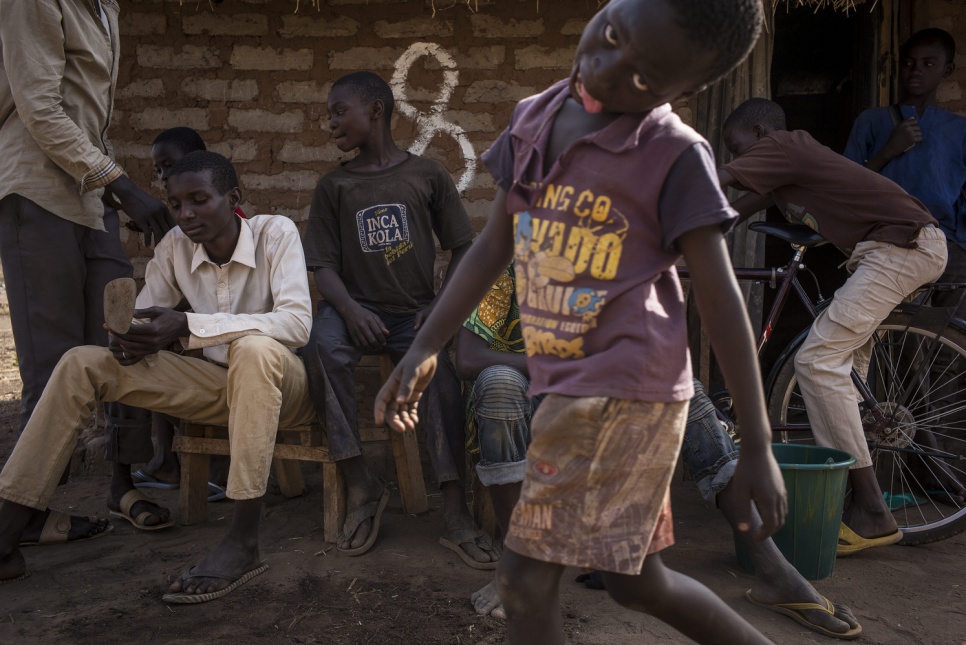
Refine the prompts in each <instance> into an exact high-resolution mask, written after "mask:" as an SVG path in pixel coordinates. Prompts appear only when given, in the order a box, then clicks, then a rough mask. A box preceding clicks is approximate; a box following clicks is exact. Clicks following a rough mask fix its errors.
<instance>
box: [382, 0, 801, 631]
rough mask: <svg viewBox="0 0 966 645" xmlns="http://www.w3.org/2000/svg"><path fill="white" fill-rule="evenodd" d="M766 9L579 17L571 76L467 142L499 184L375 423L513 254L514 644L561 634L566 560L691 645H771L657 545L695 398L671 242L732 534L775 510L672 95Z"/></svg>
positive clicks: (763, 444) (644, 1) (715, 237)
mask: <svg viewBox="0 0 966 645" xmlns="http://www.w3.org/2000/svg"><path fill="white" fill-rule="evenodd" d="M761 19H762V17H761V3H760V2H758V1H757V0H728V1H724V2H716V3H713V10H709V5H708V3H706V2H698V1H697V0H688V1H678V0H675V1H671V0H615V1H613V2H611V3H609V4H607V5H606V6H605V7H604V8H603V9H602V10H601V11H600V12H599V13H598V14H597V15H596V16H595V17H594V18H593V19H592V20H591V21H590V23H588V25H587V26H586V28H585V29H584V32H583V35H582V37H581V41H580V45H579V47H578V50H577V58H576V61H575V63H574V68H573V72H572V73H571V76H570V78H569V79H568V80H565V81H562V82H560V83H558V84H556V85H554V86H552V87H551V88H549V89H548V90H546V91H545V92H543V93H542V94H540V95H537V96H535V97H532V98H529V99H526V100H525V101H522V102H521V103H520V104H519V105H518V106H517V108H516V110H515V112H514V114H513V117H512V120H511V123H510V127H509V129H508V130H507V131H506V132H504V133H503V134H502V135H501V136H500V138H498V139H497V141H496V142H495V143H494V145H493V147H492V148H491V149H490V150H489V151H488V152H487V153H486V154H485V155H484V158H483V159H484V162H485V163H486V165H487V167H488V168H489V170H490V172H491V173H492V174H493V175H494V177H495V178H496V181H497V184H498V186H499V187H500V188H499V190H498V192H497V195H496V199H495V202H494V207H493V211H492V214H491V216H490V220H489V221H488V222H487V225H486V227H485V229H484V230H483V232H482V234H481V236H480V239H479V240H478V242H477V243H476V244H474V245H473V248H472V249H471V250H470V251H469V253H468V254H467V258H466V260H465V262H464V263H463V265H462V266H461V267H460V268H459V269H458V270H457V273H456V276H454V278H453V282H454V285H453V288H449V289H447V290H446V291H445V292H444V293H443V294H442V296H441V298H440V301H439V303H438V304H437V306H436V308H435V309H434V311H433V313H432V315H431V316H430V318H429V320H428V321H427V322H426V323H425V324H424V326H423V329H421V330H420V332H419V334H418V335H417V337H416V340H415V341H414V342H413V345H412V348H411V349H410V351H409V352H408V353H407V354H406V356H405V358H404V359H403V360H402V361H401V362H400V364H399V365H398V366H397V368H396V370H395V371H394V372H393V375H392V376H391V377H390V379H389V380H388V382H387V383H386V385H385V386H384V387H383V389H382V390H381V391H380V393H379V395H378V397H377V399H376V421H377V422H381V421H383V420H387V421H388V422H389V424H390V426H391V427H392V428H394V429H395V430H397V431H402V430H411V429H412V427H413V426H414V423H415V422H416V420H417V418H418V414H417V409H416V405H417V403H418V399H419V396H420V393H421V392H422V390H423V389H424V388H425V386H426V383H427V382H428V381H429V379H430V378H431V376H432V374H433V371H434V369H435V363H436V358H435V357H436V353H437V351H438V350H439V348H440V347H441V346H442V344H443V343H444V342H445V341H446V339H447V338H449V337H450V336H451V335H452V334H453V333H454V332H455V331H456V329H457V328H458V327H459V325H460V324H461V323H462V322H463V320H465V318H466V316H467V315H468V314H469V313H470V312H471V311H472V309H473V307H474V306H476V304H477V303H479V302H480V300H481V299H482V297H483V295H484V294H485V293H486V291H487V290H488V289H489V288H490V285H492V284H493V282H494V281H495V280H496V278H497V276H498V275H499V274H500V272H501V271H503V269H504V268H505V267H506V265H507V264H508V263H509V262H510V260H511V259H513V258H514V257H515V261H516V280H517V292H518V294H519V298H518V300H519V305H520V310H521V320H522V321H523V325H524V339H525V342H526V347H527V361H528V367H529V372H530V392H531V394H545V395H546V396H545V398H544V399H543V401H542V403H541V404H540V407H539V409H538V410H537V413H536V415H535V416H534V418H533V421H532V427H531V432H532V442H531V444H530V447H529V450H528V452H527V461H526V472H525V475H524V482H523V489H522V491H521V496H520V501H519V503H518V504H517V505H516V508H515V509H514V511H513V515H512V518H511V526H510V530H509V532H508V535H507V538H506V542H505V546H506V550H505V551H504V553H503V557H502V559H501V561H500V565H499V568H498V582H499V588H500V597H501V598H502V600H503V603H504V607H505V609H506V614H507V633H508V637H509V640H510V641H511V642H513V643H537V642H539V643H560V642H563V631H562V626H561V617H560V609H559V598H558V586H559V581H560V576H561V574H562V573H563V570H564V568H565V567H566V566H568V565H569V566H577V567H588V568H596V569H601V570H603V571H604V572H605V573H604V576H605V581H606V585H607V591H608V593H610V595H611V596H612V597H613V598H614V599H615V600H616V601H617V602H619V603H621V604H622V605H624V606H626V607H629V608H632V609H635V610H637V611H644V612H647V613H650V614H653V615H654V616H656V617H658V618H660V619H661V620H663V621H665V622H667V623H668V624H670V625H671V626H673V627H675V628H676V629H678V630H680V631H681V632H683V633H684V634H686V635H687V636H689V637H691V638H693V639H694V640H697V641H699V642H706V643H712V642H713V643H722V642H735V643H739V642H740V643H763V642H768V641H767V639H765V638H764V637H763V636H762V635H761V634H760V633H759V632H757V631H756V630H755V629H754V628H753V627H752V626H751V625H749V624H748V623H747V622H745V621H744V620H743V619H742V618H740V617H739V616H738V615H737V614H736V613H735V612H734V611H732V610H731V609H730V608H729V607H728V606H727V605H725V604H724V603H723V602H722V601H721V600H720V599H718V598H717V597H716V596H715V595H714V594H713V593H711V592H710V591H709V590H708V589H707V588H705V587H704V586H703V585H701V584H700V583H698V582H696V581H694V580H692V579H690V578H688V577H686V576H683V575H681V574H678V573H675V572H673V571H670V570H668V569H666V568H665V567H664V565H663V564H662V562H661V558H660V556H659V555H658V551H660V550H661V549H663V548H665V547H667V546H669V545H670V544H671V543H672V542H673V531H672V525H671V517H670V507H669V503H668V486H669V483H670V480H671V476H672V473H673V470H674V467H675V462H676V460H677V457H678V452H679V449H680V446H681V436H682V434H683V431H684V424H685V419H686V417H687V401H688V399H689V398H690V397H691V395H692V393H693V390H692V383H691V370H690V360H689V357H688V351H687V339H686V333H685V321H684V303H683V298H682V294H681V289H680V285H679V283H678V280H677V275H676V272H675V269H674V263H675V261H676V260H677V259H678V258H679V257H680V256H681V255H683V256H684V258H685V260H686V261H687V263H688V266H689V268H690V270H691V274H692V276H693V283H694V290H695V297H696V301H697V303H698V307H699V309H700V311H701V312H702V320H704V321H707V330H708V333H709V335H710V337H711V341H712V344H713V346H714V348H715V352H716V354H717V355H718V357H719V359H720V361H721V363H722V366H723V369H724V371H725V377H726V379H727V381H728V383H729V385H730V386H731V387H732V388H736V390H737V392H736V393H735V394H736V398H735V404H736V407H737V409H738V411H739V414H740V415H741V422H742V434H743V439H742V441H743V444H742V450H741V458H740V460H739V464H738V466H737V468H736V470H735V474H734V478H733V480H732V485H733V486H735V487H736V491H737V492H738V497H739V499H742V500H745V505H744V508H743V509H741V511H740V512H739V515H740V519H739V528H740V529H741V530H748V527H749V516H750V511H751V503H750V502H751V500H755V502H756V503H757V504H758V508H759V510H760V511H761V515H762V519H763V523H762V526H761V528H760V529H759V531H758V538H759V539H762V538H764V537H766V536H768V535H770V534H771V533H773V532H774V531H775V530H776V529H777V528H778V527H779V526H780V525H781V523H782V520H783V519H784V514H785V496H784V490H783V485H782V481H781V475H780V474H779V470H778V466H777V464H776V463H775V460H774V458H773V457H772V455H771V450H770V445H769V444H770V431H769V427H768V420H767V415H766V412H765V405H764V400H763V397H762V391H761V380H760V375H759V373H758V365H757V361H756V358H755V353H754V343H753V339H752V333H751V326H750V324H749V322H748V317H747V315H746V314H745V310H744V303H743V300H742V298H741V295H740V292H739V290H738V288H737V283H736V281H735V279H734V275H733V272H732V268H731V264H730V262H729V260H728V255H727V252H726V249H725V245H724V238H723V234H722V231H723V230H726V229H727V228H728V227H730V225H731V224H732V222H733V221H734V219H735V214H734V212H733V211H732V210H731V209H730V208H729V206H728V204H727V201H726V200H725V198H724V196H723V195H722V194H721V191H720V189H719V188H718V186H717V182H716V181H715V177H714V168H713V166H714V161H713V158H712V155H711V151H710V148H709V146H708V145H707V143H706V142H705V141H704V140H703V139H702V138H701V137H700V136H699V135H697V134H696V133H695V132H694V131H693V130H691V129H690V128H688V127H687V126H685V125H683V124H682V123H681V122H680V120H679V119H678V118H677V117H676V116H675V115H674V114H673V113H672V112H671V108H670V106H669V105H668V104H667V103H668V102H669V101H673V100H675V99H677V98H678V97H681V96H684V95H688V94H692V93H695V92H698V91H700V90H701V89H702V88H703V87H704V86H705V85H706V84H707V83H710V82H713V81H715V80H716V79H717V78H719V77H720V76H721V75H722V74H724V73H726V72H727V71H728V70H730V69H731V68H732V67H734V66H735V65H736V64H737V63H738V62H739V61H740V60H742V58H743V57H744V56H745V55H746V54H747V52H748V51H749V50H750V48H751V47H752V46H753V44H754V42H755V40H756V38H757V36H758V33H759V30H760V25H761ZM712 312H713V313H712Z"/></svg>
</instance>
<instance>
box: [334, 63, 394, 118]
mask: <svg viewBox="0 0 966 645" xmlns="http://www.w3.org/2000/svg"><path fill="white" fill-rule="evenodd" d="M337 87H347V88H349V90H350V91H352V92H354V93H355V95H356V96H358V97H359V98H360V99H362V101H363V102H364V103H371V102H372V101H375V100H377V99H378V100H380V101H382V106H383V108H385V118H386V121H389V120H390V119H391V118H392V110H393V106H394V105H395V99H394V98H393V96H392V88H391V87H389V83H387V82H386V81H384V80H383V79H382V77H381V76H379V75H378V74H375V73H373V72H352V73H351V74H346V75H345V76H343V77H342V78H340V79H338V80H337V81H336V82H335V83H333V84H332V89H333V90H334V89H335V88H337Z"/></svg>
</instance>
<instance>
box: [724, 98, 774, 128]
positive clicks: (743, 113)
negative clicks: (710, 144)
mask: <svg viewBox="0 0 966 645" xmlns="http://www.w3.org/2000/svg"><path fill="white" fill-rule="evenodd" d="M756 123H760V124H763V125H770V126H771V127H772V128H773V129H775V130H785V129H786V125H785V110H783V109H782V107H781V106H780V105H778V104H777V103H775V102H774V101H769V100H768V99H758V98H755V99H748V100H747V101H745V102H744V103H742V104H741V105H739V106H738V107H736V108H735V109H734V112H732V113H731V114H729V115H728V118H727V119H725V122H724V125H722V126H721V130H722V132H724V131H727V130H729V129H731V128H750V127H752V126H753V125H755V124H756Z"/></svg>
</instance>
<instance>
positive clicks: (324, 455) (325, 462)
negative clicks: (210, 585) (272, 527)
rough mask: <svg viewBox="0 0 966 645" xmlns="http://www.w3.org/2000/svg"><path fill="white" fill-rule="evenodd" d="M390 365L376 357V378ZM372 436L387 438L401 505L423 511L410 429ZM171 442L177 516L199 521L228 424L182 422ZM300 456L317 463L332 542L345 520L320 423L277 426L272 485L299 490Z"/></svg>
mask: <svg viewBox="0 0 966 645" xmlns="http://www.w3.org/2000/svg"><path fill="white" fill-rule="evenodd" d="M392 368H393V365H392V361H391V360H390V359H389V357H388V356H386V355H382V356H380V357H379V373H380V378H381V382H385V380H386V379H387V378H388V376H389V374H390V373H391V372H392ZM374 439H375V440H380V439H382V440H384V439H389V440H390V441H391V442H392V453H393V458H394V461H395V463H396V477H397V479H398V482H399V493H400V496H401V497H402V502H403V508H404V509H405V511H406V512H407V513H424V512H426V511H427V510H429V503H428V501H427V499H426V484H425V482H424V481H423V468H422V463H421V462H420V458H419V444H418V443H417V441H416V433H414V432H406V433H399V432H390V431H389V430H388V429H386V428H382V429H380V431H378V432H376V433H374V434H372V433H370V435H369V436H366V437H363V441H366V440H369V441H372V440H374ZM173 448H174V450H175V451H176V452H178V453H179V457H180V459H181V491H180V499H179V504H180V509H181V512H180V515H181V517H180V521H181V523H182V524H185V525H188V524H196V523H198V522H202V521H204V520H206V519H207V518H208V509H207V504H208V494H209V493H208V461H209V458H210V456H211V455H228V454H229V453H230V451H229V445H228V429H227V428H224V427H217V426H205V425H201V424H196V423H186V422H183V423H182V424H181V434H179V435H178V436H176V437H175V438H174V445H173ZM300 461H309V462H315V463H320V464H322V503H323V530H324V534H325V540H326V542H335V541H337V539H338V535H339V532H340V531H341V530H342V525H343V524H344V523H345V514H346V513H345V495H346V491H345V482H344V480H343V478H342V473H341V472H340V471H339V468H338V465H337V463H336V462H334V461H332V459H331V458H330V457H329V449H328V447H327V446H326V442H325V432H324V431H323V429H322V426H321V425H320V424H318V423H313V424H311V425H304V426H298V427H294V428H280V429H279V431H278V436H277V437H276V441H275V450H274V453H273V458H272V467H273V468H274V469H275V477H276V479H277V480H278V487H279V489H280V491H281V493H282V495H284V496H286V497H297V496H299V495H301V494H302V493H303V492H305V481H304V480H303V478H302V469H301V465H300V464H299V462H300Z"/></svg>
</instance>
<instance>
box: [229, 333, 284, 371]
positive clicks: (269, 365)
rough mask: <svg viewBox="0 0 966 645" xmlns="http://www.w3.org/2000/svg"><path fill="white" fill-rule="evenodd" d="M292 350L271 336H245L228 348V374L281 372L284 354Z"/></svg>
mask: <svg viewBox="0 0 966 645" xmlns="http://www.w3.org/2000/svg"><path fill="white" fill-rule="evenodd" d="M290 351H291V350H290V349H289V348H287V347H285V346H284V345H282V344H281V343H280V342H278V341H277V340H275V339H274V338H271V337H270V336H243V337H242V338H239V339H237V340H234V341H232V343H231V345H229V347H228V374H229V378H231V377H232V375H233V374H236V373H240V372H245V373H251V372H255V371H264V370H265V369H269V370H272V371H278V372H280V371H281V369H280V368H281V364H282V358H283V352H290Z"/></svg>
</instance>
